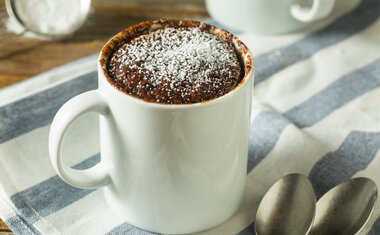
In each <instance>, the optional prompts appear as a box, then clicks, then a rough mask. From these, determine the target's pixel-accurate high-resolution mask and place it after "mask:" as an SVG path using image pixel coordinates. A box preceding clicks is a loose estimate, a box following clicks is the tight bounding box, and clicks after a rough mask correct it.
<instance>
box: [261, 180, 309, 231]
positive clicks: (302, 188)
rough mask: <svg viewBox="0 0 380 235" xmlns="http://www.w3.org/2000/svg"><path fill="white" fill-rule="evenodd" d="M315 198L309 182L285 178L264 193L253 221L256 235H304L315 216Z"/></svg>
mask: <svg viewBox="0 0 380 235" xmlns="http://www.w3.org/2000/svg"><path fill="white" fill-rule="evenodd" d="M315 205H316V200H315V194H314V190H313V187H312V185H311V183H310V181H309V180H308V179H307V177H306V176H304V175H300V174H290V175H286V176H284V177H283V178H281V179H280V180H278V181H277V182H276V183H274V184H273V185H272V187H271V188H270V189H269V190H268V192H267V193H266V194H265V195H264V197H263V199H262V200H261V202H260V205H259V207H258V209H257V213H256V218H255V231H256V234H259V235H266V234H271V235H276V234H281V235H287V234H292V235H298V234H299V235H305V234H306V233H307V232H308V231H309V230H310V227H311V224H312V222H313V219H314V215H315Z"/></svg>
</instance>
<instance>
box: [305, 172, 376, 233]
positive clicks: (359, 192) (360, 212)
mask: <svg viewBox="0 0 380 235" xmlns="http://www.w3.org/2000/svg"><path fill="white" fill-rule="evenodd" d="M376 199H377V187H376V184H375V183H374V182H373V181H372V180H370V179H368V178H353V179H350V180H348V181H346V182H344V183H342V184H340V185H338V186H335V187H334V188H333V189H331V190H330V191H328V192H327V193H326V194H325V195H324V196H323V197H321V199H319V201H318V203H317V208H316V215H315V219H314V223H313V225H312V228H311V230H310V233H309V234H311V235H317V234H321V235H322V234H340V235H353V234H357V233H358V232H359V231H360V230H361V229H362V228H363V226H364V225H365V224H366V223H367V221H368V219H369V217H370V215H371V213H372V211H373V208H374V206H375V203H376Z"/></svg>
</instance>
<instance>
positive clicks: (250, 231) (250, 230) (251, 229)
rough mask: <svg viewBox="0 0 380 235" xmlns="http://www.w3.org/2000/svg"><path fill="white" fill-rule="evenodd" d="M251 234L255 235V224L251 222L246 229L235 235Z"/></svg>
mask: <svg viewBox="0 0 380 235" xmlns="http://www.w3.org/2000/svg"><path fill="white" fill-rule="evenodd" d="M252 234H256V233H255V223H253V222H252V223H251V224H250V225H248V227H246V228H245V229H243V230H241V231H240V232H239V233H238V234H237V235H252Z"/></svg>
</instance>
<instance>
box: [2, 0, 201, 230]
mask: <svg viewBox="0 0 380 235" xmlns="http://www.w3.org/2000/svg"><path fill="white" fill-rule="evenodd" d="M207 17H208V15H207V12H206V9H205V3H204V0H128V1H123V0H108V1H103V0H93V1H92V10H91V13H90V15H89V18H88V20H87V21H86V23H85V25H84V26H83V27H82V28H81V29H80V30H79V31H78V32H77V33H75V34H74V35H73V36H72V37H71V38H69V39H67V40H64V41H46V40H41V39H31V38H23V37H18V38H16V39H15V40H13V41H11V42H10V43H9V44H7V45H5V46H3V47H1V48H0V88H3V87H6V86H9V85H12V84H15V83H17V82H20V81H22V80H25V79H28V78H30V77H31V76H34V75H36V74H39V73H41V72H44V71H47V70H49V69H52V68H54V67H56V66H59V65H62V64H66V63H68V62H70V61H73V60H76V59H79V58H81V57H84V56H87V55H91V54H94V53H98V52H99V51H100V49H101V48H102V47H103V45H104V43H105V42H106V41H107V40H108V39H109V38H110V37H112V36H113V35H115V34H116V33H118V32H120V31H121V30H123V29H125V28H127V27H128V26H131V25H134V24H137V23H139V22H141V21H146V20H154V19H159V18H176V19H193V20H201V19H204V18H207ZM6 21H7V15H6V14H5V9H4V0H0V40H2V39H4V38H6V37H8V36H10V35H12V33H10V32H9V30H7V29H6ZM10 234H12V233H11V230H10V229H9V228H8V227H7V226H6V225H5V223H4V222H3V221H2V220H1V219H0V235H10Z"/></svg>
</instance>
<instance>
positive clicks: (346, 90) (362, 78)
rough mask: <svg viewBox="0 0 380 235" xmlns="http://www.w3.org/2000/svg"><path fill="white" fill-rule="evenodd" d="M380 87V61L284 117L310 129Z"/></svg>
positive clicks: (348, 77)
mask: <svg viewBox="0 0 380 235" xmlns="http://www.w3.org/2000/svg"><path fill="white" fill-rule="evenodd" d="M379 2H380V1H379ZM379 86H380V59H378V60H376V61H375V62H373V63H372V64H370V65H368V66H366V67H364V68H361V69H359V70H356V71H354V72H352V73H349V74H347V75H345V76H343V77H342V78H340V79H339V80H337V81H335V82H333V83H332V84H331V85H329V86H328V87H327V88H325V89H324V90H322V91H321V92H319V93H317V94H316V95H314V96H313V97H311V98H310V99H308V100H307V101H306V102H303V103H302V104H301V105H298V106H296V107H294V108H292V109H290V110H289V111H287V112H286V113H284V116H285V117H286V118H288V119H289V120H292V122H293V123H294V124H295V125H296V126H298V127H299V128H304V127H309V126H312V125H314V124H315V123H317V122H318V121H320V120H322V119H323V118H324V117H326V116H328V115H329V114H330V113H332V112H333V111H335V110H336V109H338V108H340V107H342V106H343V105H344V104H346V103H347V102H349V101H351V100H353V99H354V98H356V97H358V96H361V95H363V94H365V93H366V92H368V91H370V90H372V89H374V88H376V87H379Z"/></svg>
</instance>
